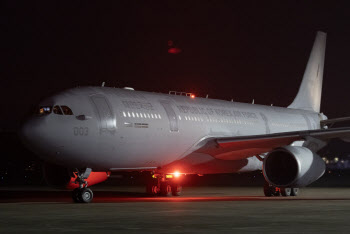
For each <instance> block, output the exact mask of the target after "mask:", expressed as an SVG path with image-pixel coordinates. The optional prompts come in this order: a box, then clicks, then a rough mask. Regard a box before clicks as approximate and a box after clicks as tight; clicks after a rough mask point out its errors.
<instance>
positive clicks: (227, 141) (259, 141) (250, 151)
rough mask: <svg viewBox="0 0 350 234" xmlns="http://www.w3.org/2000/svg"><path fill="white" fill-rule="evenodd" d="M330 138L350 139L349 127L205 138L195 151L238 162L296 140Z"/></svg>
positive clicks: (322, 139) (327, 139) (323, 139)
mask: <svg viewBox="0 0 350 234" xmlns="http://www.w3.org/2000/svg"><path fill="white" fill-rule="evenodd" d="M332 138H342V139H344V138H350V127H347V128H332V129H319V130H308V131H295V132H282V133H273V134H264V135H251V136H237V137H219V138H207V139H206V140H204V141H203V142H202V143H201V147H200V148H199V149H198V150H196V152H198V153H205V154H209V155H211V156H213V157H214V158H218V159H224V160H238V159H242V158H247V157H251V156H253V155H257V154H262V153H266V152H269V151H271V150H273V149H275V148H277V147H281V146H285V145H289V144H291V143H292V142H294V141H298V140H310V139H315V140H317V141H322V142H327V141H329V140H330V139H332Z"/></svg>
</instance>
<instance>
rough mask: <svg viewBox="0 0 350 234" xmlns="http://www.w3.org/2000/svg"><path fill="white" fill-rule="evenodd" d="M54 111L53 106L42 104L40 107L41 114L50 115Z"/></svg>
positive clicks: (39, 112)
mask: <svg viewBox="0 0 350 234" xmlns="http://www.w3.org/2000/svg"><path fill="white" fill-rule="evenodd" d="M51 111H52V106H41V107H39V111H38V114H39V115H48V114H50V113H51Z"/></svg>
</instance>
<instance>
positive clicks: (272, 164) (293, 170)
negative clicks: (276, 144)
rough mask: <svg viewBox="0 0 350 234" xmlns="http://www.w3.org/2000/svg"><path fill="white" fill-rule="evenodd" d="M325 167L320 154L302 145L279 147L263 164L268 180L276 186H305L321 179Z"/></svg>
mask: <svg viewBox="0 0 350 234" xmlns="http://www.w3.org/2000/svg"><path fill="white" fill-rule="evenodd" d="M325 168H326V167H325V163H324V161H323V160H322V159H321V157H320V156H318V155H317V154H315V153H313V152H312V151H311V150H309V149H308V148H305V147H300V146H284V147H281V148H277V149H275V150H273V151H272V152H270V153H269V154H268V155H267V156H266V157H265V159H264V164H263V172H264V176H265V179H266V181H267V182H269V183H270V184H272V185H274V186H276V187H305V186H307V185H309V184H311V183H312V182H314V181H316V180H317V179H319V178H320V177H321V176H322V175H323V173H324V172H325Z"/></svg>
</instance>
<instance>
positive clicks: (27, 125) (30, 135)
mask: <svg viewBox="0 0 350 234" xmlns="http://www.w3.org/2000/svg"><path fill="white" fill-rule="evenodd" d="M19 135H20V138H21V141H22V142H23V143H24V144H25V145H26V146H27V147H29V148H30V149H33V146H34V144H35V142H40V138H41V137H42V134H41V133H40V122H39V120H38V119H34V118H32V119H28V120H27V121H25V122H24V123H23V124H22V126H21V128H20V132H19Z"/></svg>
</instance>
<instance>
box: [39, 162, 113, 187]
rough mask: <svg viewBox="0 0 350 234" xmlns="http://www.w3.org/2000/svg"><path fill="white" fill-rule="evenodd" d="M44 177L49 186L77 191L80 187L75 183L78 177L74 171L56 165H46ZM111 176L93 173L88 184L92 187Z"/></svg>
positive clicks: (105, 173)
mask: <svg viewBox="0 0 350 234" xmlns="http://www.w3.org/2000/svg"><path fill="white" fill-rule="evenodd" d="M43 175H44V179H45V181H46V183H47V184H48V185H49V186H53V187H58V188H65V189H75V188H78V187H79V184H77V183H75V179H76V178H77V175H76V173H75V171H74V170H69V169H67V168H64V167H61V166H58V165H54V164H44V166H43ZM109 175H110V173H109V172H91V174H90V176H89V178H87V179H86V181H87V182H88V186H91V185H94V184H98V183H101V182H103V181H105V180H107V178H108V177H109Z"/></svg>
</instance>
